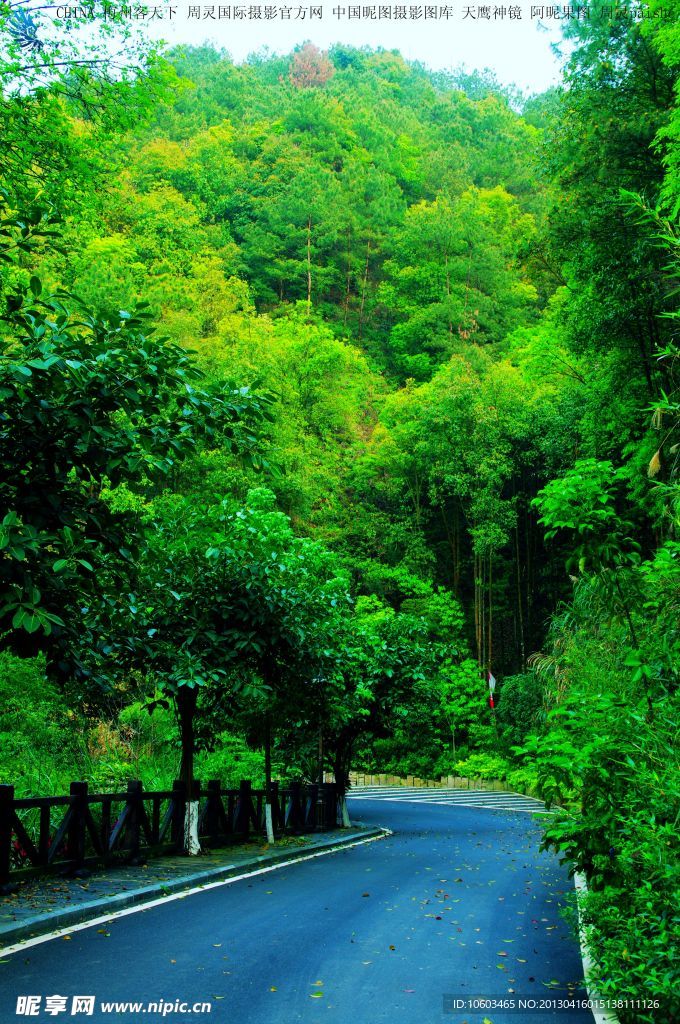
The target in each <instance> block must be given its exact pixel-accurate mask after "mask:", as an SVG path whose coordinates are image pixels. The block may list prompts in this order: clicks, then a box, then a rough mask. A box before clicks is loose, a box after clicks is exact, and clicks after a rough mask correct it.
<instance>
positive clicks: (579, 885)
mask: <svg viewBox="0 0 680 1024" xmlns="http://www.w3.org/2000/svg"><path fill="white" fill-rule="evenodd" d="M574 889H575V890H576V907H577V910H578V937H579V942H580V944H581V959H582V960H583V976H584V978H585V983H586V992H587V993H588V999H590V1000H591V1001H593V1002H594V1001H595V1000H599V999H602V998H603V997H602V996H601V995H600V993H599V992H598V991H597V987H596V984H595V982H594V981H593V979H594V978H595V976H596V972H597V967H596V965H595V961H594V960H593V958H592V957H591V955H590V953H589V952H588V939H589V937H590V933H591V931H592V928H591V927H590V926H589V925H585V924H584V923H583V918H582V916H581V900H582V898H583V897H584V896H585V895H586V894H587V892H588V884H587V882H586V876H585V875H583V874H581V872H580V871H576V872H574ZM590 1012H591V1013H592V1015H593V1017H594V1018H595V1024H619V1018H618V1017H617V1016H616V1014H615V1013H614V1012H613V1011H612V1010H596V1009H595V1008H594V1007H593V1008H591V1011H590Z"/></svg>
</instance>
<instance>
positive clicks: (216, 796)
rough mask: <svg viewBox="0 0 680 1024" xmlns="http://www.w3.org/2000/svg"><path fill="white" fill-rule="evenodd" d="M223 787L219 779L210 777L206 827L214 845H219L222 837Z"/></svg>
mask: <svg viewBox="0 0 680 1024" xmlns="http://www.w3.org/2000/svg"><path fill="white" fill-rule="evenodd" d="M221 789H222V786H221V784H220V780H219V779H210V781H209V782H208V796H207V798H206V799H207V805H206V809H205V829H206V832H207V833H208V835H209V836H210V842H211V844H212V845H213V846H217V844H218V842H219V838H220V801H221V799H222V797H221V795H220V793H221Z"/></svg>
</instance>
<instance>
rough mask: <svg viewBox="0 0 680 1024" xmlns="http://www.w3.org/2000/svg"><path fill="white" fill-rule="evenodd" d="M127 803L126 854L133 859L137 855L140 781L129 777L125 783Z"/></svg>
mask: <svg viewBox="0 0 680 1024" xmlns="http://www.w3.org/2000/svg"><path fill="white" fill-rule="evenodd" d="M127 804H128V807H129V808H130V812H129V815H128V820H127V834H128V841H127V843H126V846H127V848H128V855H129V857H130V860H132V861H135V860H137V859H138V857H139V847H140V841H139V817H140V811H141V804H142V783H141V782H140V781H139V780H138V779H130V780H129V781H128V784H127Z"/></svg>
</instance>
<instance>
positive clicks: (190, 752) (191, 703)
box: [175, 686, 201, 857]
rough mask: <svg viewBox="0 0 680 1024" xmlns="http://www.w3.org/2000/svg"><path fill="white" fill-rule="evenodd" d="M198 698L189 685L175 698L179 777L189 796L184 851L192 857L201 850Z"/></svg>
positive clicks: (182, 688) (185, 818) (185, 817)
mask: <svg viewBox="0 0 680 1024" xmlns="http://www.w3.org/2000/svg"><path fill="white" fill-rule="evenodd" d="M197 700H198V691H197V690H196V689H195V688H193V687H188V686H182V687H180V689H179V690H178V692H177V696H176V698H175V703H176V706H177V716H178V718H179V732H180V743H181V748H182V761H181V764H180V772H179V777H180V779H181V780H182V782H183V783H184V785H185V791H186V798H187V803H186V810H185V813H184V852H185V853H186V854H188V855H189V856H191V857H195V856H196V855H197V854H199V853H200V852H201V844H200V843H199V840H198V800H196V799H194V792H195V791H194V746H195V740H194V718H195V716H196V702H197Z"/></svg>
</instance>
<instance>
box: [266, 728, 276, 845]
mask: <svg viewBox="0 0 680 1024" xmlns="http://www.w3.org/2000/svg"><path fill="white" fill-rule="evenodd" d="M264 780H265V781H264V785H265V798H264V799H265V803H264V819H265V825H266V828H267V842H268V843H273V842H274V823H273V820H272V730H271V717H270V715H269V712H268V711H267V713H266V715H265V722H264Z"/></svg>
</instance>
